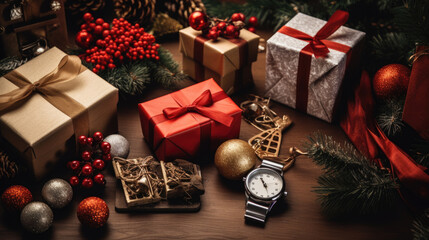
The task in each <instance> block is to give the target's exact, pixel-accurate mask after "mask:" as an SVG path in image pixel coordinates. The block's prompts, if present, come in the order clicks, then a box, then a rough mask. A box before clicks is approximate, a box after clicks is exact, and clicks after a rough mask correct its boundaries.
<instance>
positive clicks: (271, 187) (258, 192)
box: [246, 168, 284, 199]
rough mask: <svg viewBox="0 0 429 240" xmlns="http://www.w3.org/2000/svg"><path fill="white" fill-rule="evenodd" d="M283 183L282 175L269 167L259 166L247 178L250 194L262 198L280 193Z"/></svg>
mask: <svg viewBox="0 0 429 240" xmlns="http://www.w3.org/2000/svg"><path fill="white" fill-rule="evenodd" d="M283 184H284V183H283V178H282V176H281V175H280V174H278V173H277V172H276V171H274V170H272V169H268V168H257V169H255V170H253V171H252V172H250V173H249V175H248V176H247V178H246V186H247V189H248V191H249V192H250V194H251V195H253V196H254V197H256V198H261V199H271V198H273V197H275V196H277V195H278V194H280V192H281V191H282V190H283Z"/></svg>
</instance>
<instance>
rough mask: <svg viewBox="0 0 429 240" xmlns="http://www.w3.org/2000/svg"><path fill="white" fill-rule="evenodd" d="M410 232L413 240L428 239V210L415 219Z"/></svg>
mask: <svg viewBox="0 0 429 240" xmlns="http://www.w3.org/2000/svg"><path fill="white" fill-rule="evenodd" d="M411 232H412V233H413V239H414V240H426V239H429V209H426V210H425V211H424V212H423V213H421V214H419V215H417V216H416V217H415V219H414V221H413V224H412V228H411Z"/></svg>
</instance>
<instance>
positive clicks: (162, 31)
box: [152, 13, 183, 38]
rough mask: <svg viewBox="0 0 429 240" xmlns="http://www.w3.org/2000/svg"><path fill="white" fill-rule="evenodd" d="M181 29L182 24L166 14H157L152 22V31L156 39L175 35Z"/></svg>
mask: <svg viewBox="0 0 429 240" xmlns="http://www.w3.org/2000/svg"><path fill="white" fill-rule="evenodd" d="M182 28H183V26H182V24H180V23H179V22H178V21H177V20H175V19H173V18H171V17H170V16H168V15H167V14H166V13H158V14H157V15H156V17H155V20H154V21H153V28H152V31H153V34H154V35H155V37H156V38H158V37H162V36H164V35H167V34H171V33H177V32H179V30H180V29H182Z"/></svg>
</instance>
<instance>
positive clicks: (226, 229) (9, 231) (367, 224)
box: [0, 32, 412, 240]
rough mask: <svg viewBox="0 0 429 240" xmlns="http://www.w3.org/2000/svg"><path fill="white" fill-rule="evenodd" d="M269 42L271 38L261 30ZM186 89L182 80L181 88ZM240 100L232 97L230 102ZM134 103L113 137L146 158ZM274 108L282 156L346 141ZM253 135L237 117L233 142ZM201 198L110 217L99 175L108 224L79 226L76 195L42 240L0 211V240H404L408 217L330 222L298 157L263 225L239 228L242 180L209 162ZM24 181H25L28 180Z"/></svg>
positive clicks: (259, 89)
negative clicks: (315, 136) (316, 143)
mask: <svg viewBox="0 0 429 240" xmlns="http://www.w3.org/2000/svg"><path fill="white" fill-rule="evenodd" d="M261 35H262V37H264V38H265V39H268V37H269V35H270V33H268V32H262V33H261ZM162 45H163V46H164V47H165V48H167V49H169V50H170V51H171V52H172V53H173V56H174V58H175V59H176V60H177V61H179V62H180V61H181V55H180V53H179V51H178V40H176V41H171V42H167V43H163V44H162ZM253 76H254V79H255V88H254V89H253V90H251V92H253V93H257V94H263V89H264V80H265V53H260V54H259V56H258V61H257V62H256V63H255V64H254V65H253ZM186 84H189V83H186ZM168 92H169V91H167V90H162V89H149V90H148V91H147V92H146V94H145V96H144V97H143V98H142V99H140V101H144V100H149V99H152V98H155V97H157V96H161V95H164V94H166V93H168ZM244 98H245V96H243V95H242V96H234V97H233V99H234V100H235V101H236V103H237V104H239V103H240V101H242V100H243V99H244ZM137 103H138V101H121V102H120V103H119V107H118V122H119V134H122V135H123V136H125V137H126V138H127V139H128V140H129V141H130V143H131V152H130V156H129V157H130V158H134V157H141V156H146V155H148V154H150V150H149V148H148V146H147V145H146V143H145V141H144V139H143V135H142V132H141V127H140V122H139V116H138V111H137ZM273 110H275V111H276V112H277V113H278V114H280V115H281V114H287V115H288V116H289V117H290V118H291V119H292V120H293V122H294V124H293V126H292V127H291V128H289V129H288V130H286V131H285V132H284V134H283V142H282V146H281V154H286V153H287V149H288V148H289V147H291V146H300V145H302V143H303V142H304V141H305V140H306V138H307V136H308V135H309V134H311V133H313V132H315V131H321V132H323V133H326V134H328V135H331V136H333V137H334V139H336V140H337V141H340V142H344V141H347V138H346V136H345V134H344V133H343V132H342V130H341V129H340V128H339V127H338V126H337V125H332V124H328V123H326V122H324V121H322V120H318V119H316V118H313V117H310V116H307V115H305V114H302V113H299V112H296V111H294V110H293V109H291V108H288V107H286V106H283V105H280V104H275V105H274V108H273ZM257 133H258V130H257V129H255V128H253V127H252V126H250V125H249V124H247V123H246V122H244V121H243V120H242V125H241V132H240V139H243V140H246V141H247V139H249V138H250V137H251V136H253V135H255V134H257ZM201 169H202V175H203V179H204V186H205V190H206V192H205V194H204V195H202V197H201V201H202V206H201V210H200V211H199V212H197V213H117V212H115V186H116V184H115V181H116V180H115V179H114V177H113V172H112V171H109V172H108V173H106V175H107V176H106V178H107V185H106V188H105V190H104V191H103V192H102V193H98V196H100V197H102V198H103V199H104V200H105V201H106V202H107V204H108V206H109V208H110V218H109V221H108V224H107V225H106V226H105V227H103V228H101V229H98V230H89V229H86V228H84V227H82V226H81V225H80V223H79V221H78V219H77V217H76V208H77V205H78V203H79V202H80V200H81V199H83V198H84V197H85V196H87V194H80V193H75V196H74V199H73V202H72V204H70V206H68V207H66V208H65V209H62V210H60V211H54V224H53V226H52V228H51V229H50V230H49V231H48V232H46V233H44V234H41V235H31V234H29V233H26V232H25V231H24V230H23V228H22V227H21V226H20V224H19V220H18V219H17V218H16V217H14V216H10V215H8V214H6V213H4V212H2V210H0V239H4V240H9V239H129V240H131V239H348V240H351V239H410V238H411V237H412V234H411V232H410V222H411V220H410V216H409V213H408V211H407V210H406V209H405V207H404V205H403V204H399V206H401V207H400V208H398V209H396V210H395V212H391V213H389V214H387V215H382V216H377V217H372V218H370V217H362V218H358V219H356V218H350V219H342V220H329V219H327V218H326V217H324V216H323V215H322V214H321V212H320V205H319V203H318V202H317V195H316V194H315V193H313V192H312V189H313V187H315V186H317V177H318V176H319V175H320V174H321V169H320V167H318V166H316V165H315V164H314V163H313V162H312V161H311V159H309V158H307V157H300V158H298V160H297V162H296V164H295V166H294V167H293V168H292V169H290V170H289V171H288V172H287V173H286V174H285V180H286V185H287V186H286V190H287V192H288V196H287V198H286V200H285V204H279V205H278V206H277V207H276V208H275V209H274V210H273V212H272V213H271V215H270V217H269V219H268V222H267V224H266V226H265V227H258V226H252V225H246V224H245V223H244V218H243V214H244V203H245V196H244V187H243V183H242V182H241V181H239V182H233V181H228V180H225V179H223V178H222V177H221V176H220V175H219V174H218V172H217V170H216V167H215V166H214V164H213V162H209V163H208V164H205V165H203V166H201ZM27 184H29V183H27ZM41 186H42V183H33V184H31V190H32V192H33V193H34V195H35V199H36V200H41V198H40V194H38V193H37V192H40V191H41Z"/></svg>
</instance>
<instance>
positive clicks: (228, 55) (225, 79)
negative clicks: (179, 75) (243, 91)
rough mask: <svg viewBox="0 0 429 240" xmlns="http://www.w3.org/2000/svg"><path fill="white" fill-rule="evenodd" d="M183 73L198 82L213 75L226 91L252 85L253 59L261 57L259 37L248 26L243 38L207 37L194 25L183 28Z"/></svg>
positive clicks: (181, 38) (181, 44)
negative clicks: (259, 54)
mask: <svg viewBox="0 0 429 240" xmlns="http://www.w3.org/2000/svg"><path fill="white" fill-rule="evenodd" d="M179 35H180V45H179V46H180V52H181V53H182V55H183V58H182V59H183V64H182V65H183V72H185V73H187V74H188V75H189V76H190V77H191V78H193V79H194V80H195V81H196V82H201V81H204V80H205V79H209V78H213V79H214V80H215V81H216V82H217V83H218V84H219V85H220V86H221V87H222V89H223V90H224V91H225V92H226V93H227V94H232V93H233V92H236V91H237V90H239V88H243V85H251V84H252V83H253V78H252V72H251V69H252V62H254V61H256V59H257V56H258V44H259V36H258V35H256V34H254V33H252V32H249V31H247V30H245V29H242V30H241V31H240V38H237V39H225V38H219V39H218V40H216V41H213V40H210V39H207V38H205V37H204V36H203V35H202V34H201V31H196V30H194V29H192V28H191V27H188V28H184V29H182V30H180V32H179Z"/></svg>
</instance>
